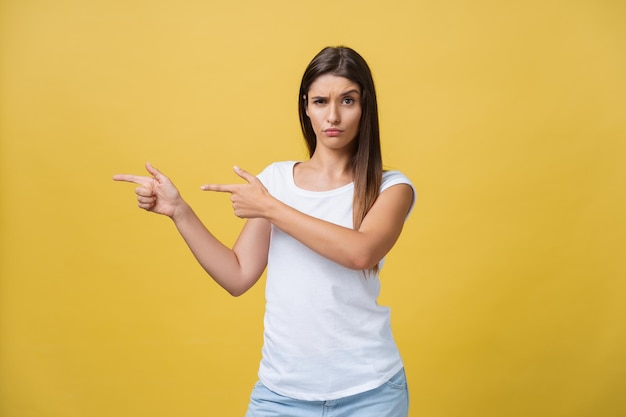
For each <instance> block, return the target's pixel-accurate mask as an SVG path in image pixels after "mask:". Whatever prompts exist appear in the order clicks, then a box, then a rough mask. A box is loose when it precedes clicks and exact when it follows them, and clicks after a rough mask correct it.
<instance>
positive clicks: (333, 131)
mask: <svg viewBox="0 0 626 417" xmlns="http://www.w3.org/2000/svg"><path fill="white" fill-rule="evenodd" d="M341 132H342V130H341V129H326V130H324V133H326V136H333V137H334V136H339V135H341Z"/></svg>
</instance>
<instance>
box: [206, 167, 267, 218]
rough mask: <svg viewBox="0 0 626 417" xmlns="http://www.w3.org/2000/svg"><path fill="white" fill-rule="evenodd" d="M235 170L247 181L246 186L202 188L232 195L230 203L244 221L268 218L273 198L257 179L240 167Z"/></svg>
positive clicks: (210, 185)
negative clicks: (267, 214) (267, 213)
mask: <svg viewBox="0 0 626 417" xmlns="http://www.w3.org/2000/svg"><path fill="white" fill-rule="evenodd" d="M234 170H235V173H236V174H237V175H239V176H240V177H241V178H243V179H244V180H246V184H205V185H203V186H202V187H200V188H202V190H204V191H217V192H220V193H230V201H232V203H233V210H234V212H235V216H237V217H240V218H242V219H254V218H263V217H266V212H267V210H268V208H269V206H270V204H271V201H272V199H273V197H272V196H271V195H270V193H269V192H268V191H267V189H266V188H265V186H264V185H263V184H262V183H261V181H260V180H259V179H258V178H257V177H255V176H254V175H252V174H250V173H249V172H247V171H245V170H243V169H241V168H239V167H238V166H235V167H234Z"/></svg>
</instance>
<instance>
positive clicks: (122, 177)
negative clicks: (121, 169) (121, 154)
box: [113, 174, 152, 185]
mask: <svg viewBox="0 0 626 417" xmlns="http://www.w3.org/2000/svg"><path fill="white" fill-rule="evenodd" d="M113 181H124V182H132V183H135V184H139V185H149V184H150V182H151V181H152V179H151V178H148V177H142V176H139V175H130V174H116V175H113Z"/></svg>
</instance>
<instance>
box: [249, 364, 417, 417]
mask: <svg viewBox="0 0 626 417" xmlns="http://www.w3.org/2000/svg"><path fill="white" fill-rule="evenodd" d="M408 414H409V392H408V389H407V383H406V376H405V374H404V369H401V370H400V372H398V373H397V374H395V375H394V376H393V377H392V378H391V379H390V380H389V381H387V382H386V383H384V384H383V385H382V386H380V387H378V388H375V389H373V390H371V391H366V392H363V393H360V394H356V395H351V396H349V397H344V398H339V399H337V400H331V401H303V400H295V399H293V398H289V397H284V396H282V395H278V394H276V393H275V392H273V391H270V390H269V389H267V388H266V387H265V385H263V384H261V382H257V383H256V385H255V386H254V389H253V390H252V395H251V397H250V405H249V406H248V412H247V413H246V417H407V416H408Z"/></svg>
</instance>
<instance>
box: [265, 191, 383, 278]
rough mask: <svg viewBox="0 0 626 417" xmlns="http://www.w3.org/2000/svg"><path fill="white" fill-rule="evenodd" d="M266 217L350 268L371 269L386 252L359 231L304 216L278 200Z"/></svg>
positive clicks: (317, 250)
mask: <svg viewBox="0 0 626 417" xmlns="http://www.w3.org/2000/svg"><path fill="white" fill-rule="evenodd" d="M267 218H268V219H269V220H270V221H271V222H272V223H273V224H274V225H275V226H276V227H278V228H279V229H281V230H282V231H284V232H285V233H287V234H289V235H290V236H292V237H293V238H294V239H296V240H298V241H300V242H301V243H303V244H304V245H306V246H308V247H309V248H310V249H311V250H313V251H315V252H317V253H318V254H320V255H322V256H323V257H325V258H328V259H330V260H331V261H334V262H336V263H338V264H340V265H342V266H345V267H347V268H350V269H356V270H364V269H369V268H372V267H373V266H375V265H376V264H377V263H378V262H379V261H380V260H381V259H382V258H383V256H384V255H385V253H386V251H385V250H380V249H379V250H377V248H376V247H375V245H373V244H372V243H370V242H371V239H367V236H366V234H364V233H363V232H361V231H358V230H354V229H349V228H347V227H343V226H339V225H336V224H334V223H330V222H327V221H324V220H320V219H318V218H315V217H312V216H309V215H306V214H304V213H302V212H299V211H297V210H295V209H293V208H291V207H289V206H287V205H285V204H284V203H281V202H280V201H278V200H275V202H274V204H272V205H271V207H270V208H269V210H268V216H267Z"/></svg>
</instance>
